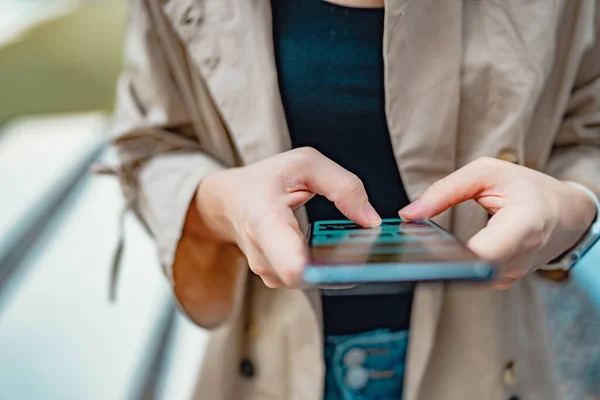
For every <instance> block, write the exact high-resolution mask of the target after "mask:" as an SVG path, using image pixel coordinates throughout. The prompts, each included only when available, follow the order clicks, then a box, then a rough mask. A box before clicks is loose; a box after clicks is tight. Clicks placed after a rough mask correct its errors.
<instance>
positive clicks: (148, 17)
mask: <svg viewBox="0 0 600 400" xmlns="http://www.w3.org/2000/svg"><path fill="white" fill-rule="evenodd" d="M129 13H130V14H129V23H128V30H127V36H126V42H125V69H124V71H123V73H122V75H121V77H120V79H119V83H118V92H117V106H116V111H115V121H114V126H113V129H112V134H113V144H114V147H115V148H116V150H117V153H118V155H119V168H118V175H119V180H120V184H121V187H122V190H123V193H124V196H125V198H126V201H127V203H128V205H129V207H130V208H132V209H133V210H134V211H135V213H136V214H137V215H138V217H139V218H140V219H141V221H142V222H143V223H144V224H145V225H146V227H147V228H148V230H149V231H150V233H151V234H152V236H153V238H154V241H155V244H156V247H157V251H158V256H159V258H160V263H161V266H162V268H163V269H164V272H165V274H166V275H167V277H168V278H169V280H170V281H171V282H172V283H173V284H174V283H175V282H176V281H177V279H175V278H176V277H175V276H174V274H173V265H174V263H176V262H177V260H179V258H180V257H181V258H185V259H186V260H187V261H188V262H192V261H193V262H194V265H195V266H196V271H197V274H196V275H197V276H198V277H200V278H202V279H204V282H203V283H202V284H201V285H200V286H196V287H195V288H194V293H195V292H198V294H195V300H196V301H197V302H200V303H201V304H202V307H204V309H206V310H209V311H210V316H206V315H204V316H201V317H200V318H192V319H194V320H195V321H196V322H197V323H199V324H200V325H204V326H215V325H218V323H219V322H222V321H223V320H224V319H225V318H226V317H227V314H228V313H229V312H230V311H231V308H232V304H233V302H234V299H233V297H234V291H235V289H234V286H235V285H233V284H232V282H233V281H234V280H235V279H233V278H235V277H237V276H235V277H233V276H232V274H231V273H227V271H232V269H231V268H233V267H231V268H228V266H227V265H219V268H215V266H216V265H217V264H228V265H230V266H233V265H234V264H235V265H237V266H238V267H235V268H236V271H237V270H239V264H240V252H239V251H238V250H237V248H236V247H235V246H233V245H230V244H222V243H217V242H216V241H215V242H212V241H210V240H206V239H198V238H189V237H183V236H184V235H182V232H183V231H184V226H185V224H186V218H187V216H188V209H189V206H190V203H191V201H192V199H193V197H194V195H195V192H196V190H197V188H198V186H199V185H200V183H201V182H202V180H203V179H204V178H205V177H206V176H207V175H209V174H211V173H213V172H215V171H217V170H219V169H222V168H225V167H226V166H227V165H226V164H224V163H223V161H221V160H218V159H217V158H216V157H215V156H213V155H212V154H209V152H207V151H205V149H203V146H202V144H201V143H200V139H199V137H200V135H199V134H198V132H197V127H198V125H197V124H194V123H192V122H191V120H192V119H193V118H190V114H191V112H190V110H189V108H188V109H186V106H187V107H189V104H186V102H185V101H184V98H183V94H182V93H181V90H178V88H181V85H180V82H177V81H176V79H177V73H178V72H181V71H175V70H174V67H173V61H174V60H173V54H174V53H173V49H166V48H165V41H164V37H161V35H164V32H162V31H161V30H160V22H161V21H157V20H156V18H157V17H156V14H155V13H154V12H153V10H152V9H151V5H150V2H147V1H144V0H131V1H130V10H129ZM163 22H164V21H163ZM179 46H180V43H176V46H174V47H176V50H177V51H181V48H182V47H179ZM180 61H181V60H180ZM194 118H197V117H194ZM200 122H202V121H200ZM188 222H189V221H188ZM184 242H185V244H184V245H183V246H182V245H181V243H184ZM181 247H184V249H183V250H182V248H181ZM180 253H181V254H183V255H182V256H180ZM176 259H177V260H176ZM218 271H225V273H224V274H221V275H217V272H218ZM237 275H239V274H237ZM183 286H184V285H183ZM203 288H204V289H205V290H203ZM197 289H200V290H197ZM175 291H176V293H177V288H175ZM178 298H179V295H178ZM184 308H185V304H184ZM207 312H208V311H207ZM201 314H202V313H201Z"/></svg>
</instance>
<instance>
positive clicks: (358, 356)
mask: <svg viewBox="0 0 600 400" xmlns="http://www.w3.org/2000/svg"><path fill="white" fill-rule="evenodd" d="M366 358H367V352H366V351H365V350H363V349H350V350H348V352H347V353H346V355H345V356H344V365H346V367H353V366H355V365H361V364H362V363H363V362H364V361H365V359H366Z"/></svg>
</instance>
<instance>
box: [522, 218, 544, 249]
mask: <svg viewBox="0 0 600 400" xmlns="http://www.w3.org/2000/svg"><path fill="white" fill-rule="evenodd" d="M545 242H546V229H545V227H544V223H543V222H542V221H535V222H533V223H532V224H531V227H530V228H529V232H528V234H527V236H526V238H525V243H524V244H525V247H526V248H528V249H538V248H540V247H542V246H543V245H544V244H545Z"/></svg>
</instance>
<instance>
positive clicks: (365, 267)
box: [304, 218, 496, 285]
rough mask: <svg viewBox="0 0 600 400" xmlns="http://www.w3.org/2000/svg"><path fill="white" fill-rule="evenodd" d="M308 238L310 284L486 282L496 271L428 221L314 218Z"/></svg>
mask: <svg viewBox="0 0 600 400" xmlns="http://www.w3.org/2000/svg"><path fill="white" fill-rule="evenodd" d="M307 239H308V242H309V246H308V249H309V250H308V251H309V256H308V263H307V265H306V268H305V270H304V280H305V282H306V283H308V284H309V285H337V284H361V283H383V282H421V281H451V280H466V281H487V280H491V279H493V278H494V276H495V273H494V272H495V271H496V268H495V267H494V266H493V265H492V264H490V263H489V262H487V261H484V260H482V259H480V258H479V257H477V256H476V255H475V254H474V253H473V252H472V251H470V250H469V249H468V248H467V247H466V246H465V245H464V244H462V243H461V242H459V241H458V240H457V239H456V238H455V237H454V236H452V235H451V234H450V233H449V232H447V231H445V230H444V229H442V228H440V227H439V226H438V225H436V224H435V223H433V222H432V221H415V222H407V221H403V220H402V219H399V218H393V219H384V220H383V222H382V223H381V225H380V226H378V227H375V228H363V227H361V226H359V225H357V224H355V223H354V222H352V221H348V220H331V221H317V222H315V223H314V224H312V225H311V227H310V229H309V235H308V238H307Z"/></svg>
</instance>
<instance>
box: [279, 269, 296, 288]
mask: <svg viewBox="0 0 600 400" xmlns="http://www.w3.org/2000/svg"><path fill="white" fill-rule="evenodd" d="M279 279H280V280H281V282H283V284H285V286H287V287H289V288H295V287H298V286H299V284H300V273H299V272H298V271H296V270H295V269H291V268H286V269H284V270H282V271H280V272H279Z"/></svg>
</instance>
